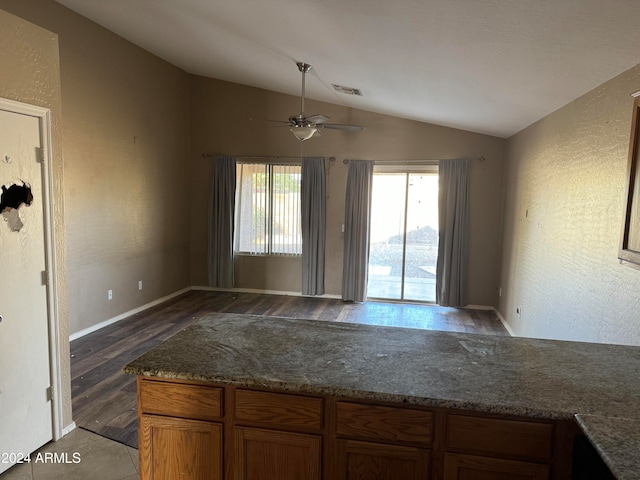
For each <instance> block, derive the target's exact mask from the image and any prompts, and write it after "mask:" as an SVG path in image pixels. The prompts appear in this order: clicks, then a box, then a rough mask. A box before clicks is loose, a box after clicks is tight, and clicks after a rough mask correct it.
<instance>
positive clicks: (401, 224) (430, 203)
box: [367, 166, 438, 302]
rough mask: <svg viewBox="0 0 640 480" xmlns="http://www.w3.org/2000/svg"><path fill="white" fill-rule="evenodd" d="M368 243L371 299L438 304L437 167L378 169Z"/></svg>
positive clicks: (375, 174) (369, 292) (375, 175)
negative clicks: (436, 300)
mask: <svg viewBox="0 0 640 480" xmlns="http://www.w3.org/2000/svg"><path fill="white" fill-rule="evenodd" d="M396 169H397V167H396ZM370 238H371V240H370V254H369V276H368V284H367V296H368V297H369V298H380V299H390V300H412V301H421V302H435V299H436V290H435V276H436V263H437V258H438V171H437V166H429V167H424V166H423V167H421V168H420V171H415V170H412V171H404V172H398V171H397V170H396V171H389V169H388V168H387V169H386V170H385V169H383V168H379V167H376V170H374V174H373V195H372V203H371V236H370Z"/></svg>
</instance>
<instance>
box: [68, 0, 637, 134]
mask: <svg viewBox="0 0 640 480" xmlns="http://www.w3.org/2000/svg"><path fill="white" fill-rule="evenodd" d="M57 1H58V2H59V3H61V4H63V5H65V6H67V7H68V8H70V9H72V10H75V11H76V12H78V13H79V14H81V15H83V16H85V17H87V18H89V19H91V20H93V21H95V22H97V23H99V24H100V25H102V26H104V27H106V28H107V29H109V30H111V31H113V32H115V33H116V34H118V35H120V36H122V37H124V38H126V39H128V40H129V41H131V42H133V43H134V44H137V45H139V46H141V47H142V48H144V49H146V50H148V51H149V52H152V53H154V54H155V55H157V56H159V57H161V58H163V59H165V60H167V61H168V62H170V63H172V64H174V65H176V66H178V67H180V68H182V69H183V70H185V71H187V72H189V73H193V74H197V75H204V76H208V77H212V78H217V79H221V80H226V81H230V82H236V83H240V84H244V85H250V86H254V87H259V88H264V89H268V90H273V91H276V92H282V93H288V94H292V95H299V94H300V86H301V85H300V80H301V76H300V73H299V72H298V69H297V67H296V65H295V62H298V61H302V62H306V63H309V64H311V65H313V67H314V68H313V70H312V71H311V73H310V74H309V75H308V76H307V82H306V83H307V85H306V90H307V91H306V93H307V97H308V98H313V99H316V100H320V101H325V102H330V103H335V104H339V105H345V106H349V107H353V108H358V109H362V110H368V111H372V112H379V113H384V114H389V115H394V116H398V117H403V118H409V119H413V120H418V121H423V122H428V123H434V124H438V125H445V126H451V127H456V128H461V129H464V130H470V131H475V132H480V133H486V134H490V135H495V136H499V137H509V136H511V135H513V134H514V133H516V132H518V131H520V130H521V129H523V128H525V127H527V126H528V125H530V124H532V123H534V122H535V121H537V120H538V119H540V118H542V117H544V116H545V115H547V114H549V113H551V112H552V111H554V110H556V109H558V108H560V107H562V106H563V105H565V104H567V103H569V102H570V101H572V100H574V99H575V98H577V97H579V96H580V95H582V94H584V93H586V92H588V91H589V90H592V89H593V88H595V87H597V86H598V85H600V84H602V83H604V82H605V81H607V80H609V79H610V78H613V77H614V76H616V75H618V74H620V73H622V72H624V71H625V70H628V69H629V68H631V67H633V66H634V65H636V64H638V63H640V28H638V19H639V18H640V1H638V0H381V1H378V0H57ZM332 84H339V85H343V86H346V87H353V88H357V89H360V90H361V91H362V94H363V95H362V96H353V95H346V94H344V93H339V92H337V91H335V90H334V88H333V87H332ZM638 90H640V85H638ZM629 93H630V94H631V93H633V92H629ZM292 113H295V112H292Z"/></svg>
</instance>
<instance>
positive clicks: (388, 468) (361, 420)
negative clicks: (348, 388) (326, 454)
mask: <svg viewBox="0 0 640 480" xmlns="http://www.w3.org/2000/svg"><path fill="white" fill-rule="evenodd" d="M335 411H336V428H335V431H336V436H337V437H338V440H337V442H336V443H337V445H336V464H337V478H338V479H339V480H361V479H372V480H373V479H375V480H396V479H397V480H405V479H406V480H426V479H428V478H429V456H430V451H429V446H430V444H431V429H432V414H431V412H428V411H424V410H418V409H412V408H399V407H390V406H380V405H369V404H360V403H354V402H337V403H336V409H335Z"/></svg>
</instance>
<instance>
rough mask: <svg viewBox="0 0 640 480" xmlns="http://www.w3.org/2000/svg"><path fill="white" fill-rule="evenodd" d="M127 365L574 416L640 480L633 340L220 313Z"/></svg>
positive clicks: (623, 470) (639, 357)
mask: <svg viewBox="0 0 640 480" xmlns="http://www.w3.org/2000/svg"><path fill="white" fill-rule="evenodd" d="M125 372H126V373H130V374H134V375H144V376H154V377H163V378H175V379H184V380H198V381H205V382H212V383H221V384H229V385H242V386H250V387H257V388H262V389H269V390H278V391H286V392H305V393H318V394H326V395H336V396H345V397H351V398H362V399H372V400H379V401H391V402H403V403H409V404H419V405H425V406H433V407H445V408H452V409H470V410H478V411H482V412H491V413H502V414H511V415H523V416H529V417H538V418H552V419H566V418H572V417H573V416H574V415H575V414H579V417H578V421H579V424H580V425H581V426H582V428H583V429H584V431H585V433H586V434H587V435H588V437H589V438H590V439H591V441H592V443H593V444H594V445H595V446H596V448H597V449H598V450H599V451H600V453H601V454H602V456H603V458H604V459H605V461H607V463H608V464H609V466H610V467H611V469H612V471H613V473H614V474H615V475H616V476H617V477H618V478H619V479H621V480H624V479H631V478H634V479H637V478H640V455H638V454H639V453H640V452H639V451H638V446H639V445H640V429H639V427H640V382H639V381H638V380H639V379H640V348H637V347H626V346H616V345H600V344H587V343H578V342H558V341H549V340H535V339H523V338H512V337H500V336H486V335H475V334H463V333H449V332H435V331H426V330H417V329H405V328H397V327H376V326H368V325H354V324H344V323H335V322H324V321H315V320H293V319H284V318H265V317H256V316H247V315H233V314H216V315H211V316H208V317H204V318H203V319H201V320H200V321H199V322H198V323H197V324H195V325H193V326H191V327H189V328H187V329H185V330H184V331H183V332H181V333H179V334H177V335H175V336H174V337H173V338H171V339H169V340H168V341H166V342H165V343H163V344H162V345H160V346H158V347H157V348H155V349H153V350H151V351H150V352H148V353H146V354H145V355H143V356H142V357H140V358H138V359H137V360H135V361H133V362H131V363H130V364H129V365H127V366H126V367H125ZM628 419H633V420H631V421H630V420H628Z"/></svg>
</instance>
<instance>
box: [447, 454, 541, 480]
mask: <svg viewBox="0 0 640 480" xmlns="http://www.w3.org/2000/svg"><path fill="white" fill-rule="evenodd" d="M548 478H549V467H548V466H546V465H540V464H536V463H528V462H519V461H515V460H505V459H503V458H491V457H478V456H473V455H461V454H455V453H447V454H445V461H444V480H548Z"/></svg>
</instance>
